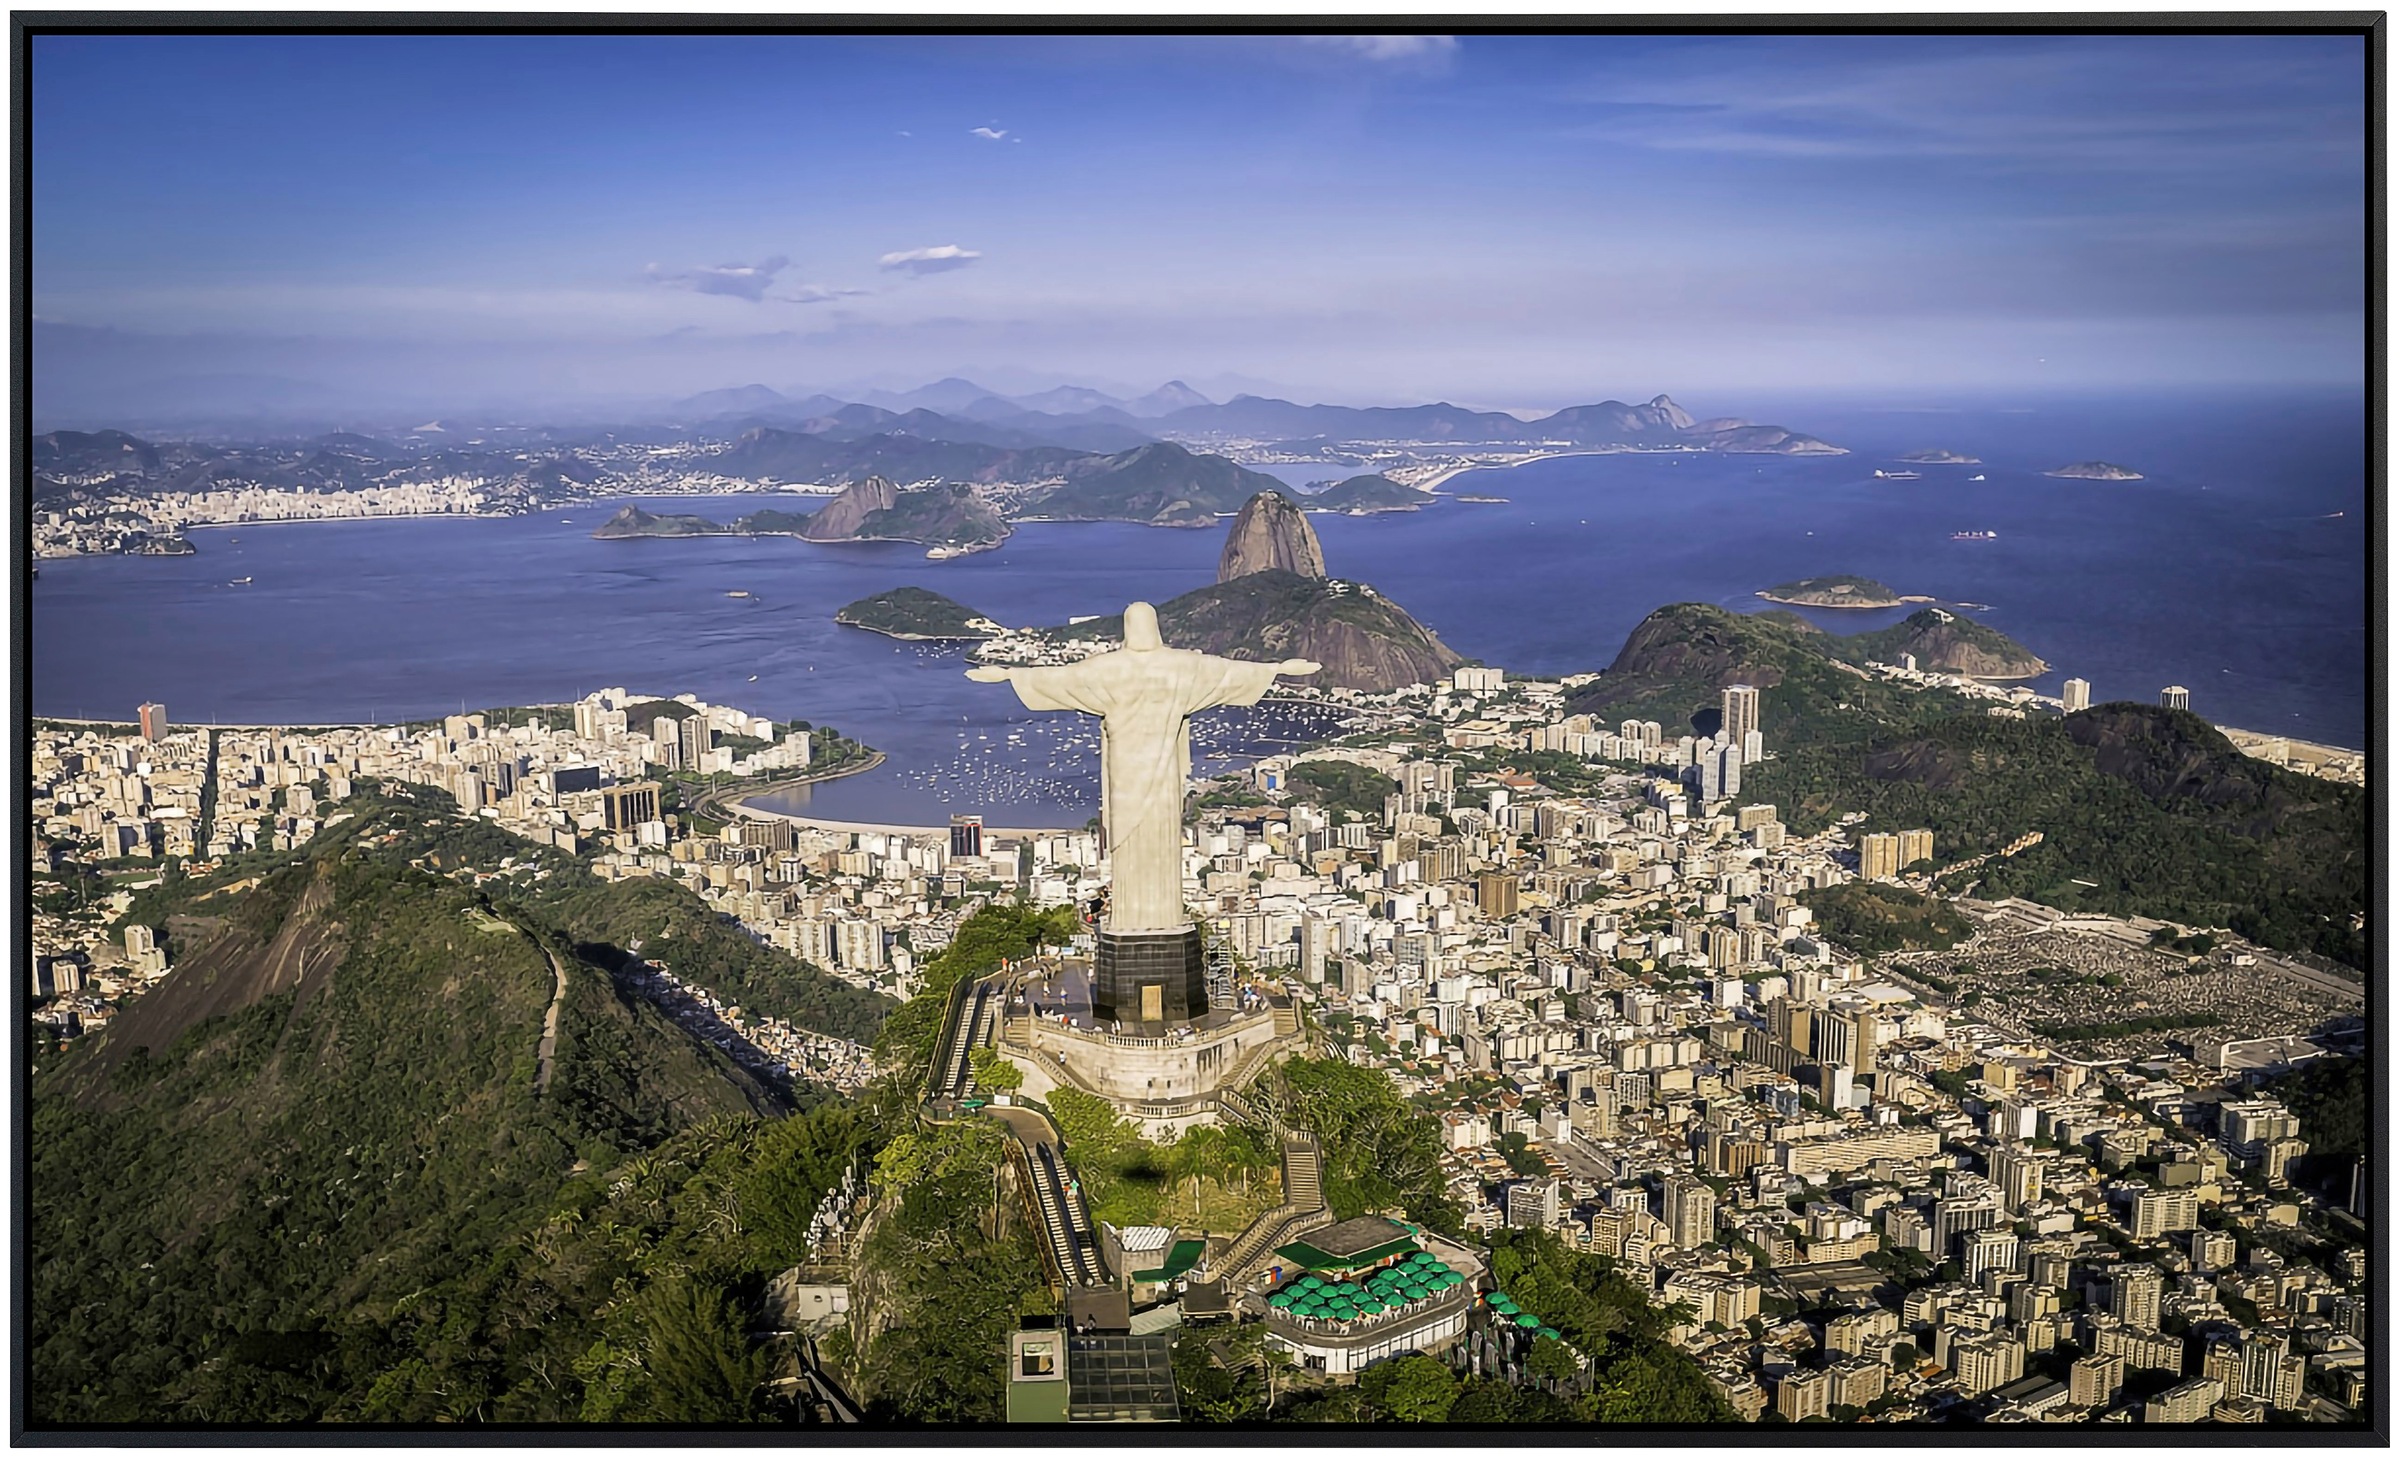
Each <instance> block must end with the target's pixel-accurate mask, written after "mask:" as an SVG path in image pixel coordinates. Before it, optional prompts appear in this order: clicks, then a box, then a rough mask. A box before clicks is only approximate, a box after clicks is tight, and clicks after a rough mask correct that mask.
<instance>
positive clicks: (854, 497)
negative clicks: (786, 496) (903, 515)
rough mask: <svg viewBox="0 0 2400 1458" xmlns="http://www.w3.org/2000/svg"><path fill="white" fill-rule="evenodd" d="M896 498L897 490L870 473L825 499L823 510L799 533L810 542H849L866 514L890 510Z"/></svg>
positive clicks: (871, 514)
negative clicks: (863, 478) (831, 497)
mask: <svg viewBox="0 0 2400 1458" xmlns="http://www.w3.org/2000/svg"><path fill="white" fill-rule="evenodd" d="M899 500H900V492H899V490H898V488H896V487H894V486H893V485H892V483H891V482H889V481H886V480H884V479H883V478H882V477H881V476H869V477H868V478H867V479H866V480H864V481H861V482H859V483H858V484H857V485H855V486H851V487H849V488H847V489H845V490H844V491H843V492H842V494H841V495H839V496H836V497H835V498H833V500H831V501H828V502H826V503H825V506H824V509H823V510H821V511H819V512H818V513H817V514H816V515H814V516H812V517H810V518H809V519H808V525H806V526H804V527H802V528H801V529H800V535H802V536H804V537H806V538H808V539H809V540H810V541H812V542H846V541H849V540H850V539H851V538H853V537H855V536H857V535H858V531H859V528H860V526H862V525H863V524H865V522H866V519H867V518H868V517H870V516H873V515H874V514H875V513H876V512H879V511H889V510H891V509H892V507H893V506H894V505H896V504H897V503H898V502H899Z"/></svg>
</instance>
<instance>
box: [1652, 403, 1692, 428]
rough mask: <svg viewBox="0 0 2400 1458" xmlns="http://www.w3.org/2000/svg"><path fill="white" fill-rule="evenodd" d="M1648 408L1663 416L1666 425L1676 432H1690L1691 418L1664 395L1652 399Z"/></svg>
mask: <svg viewBox="0 0 2400 1458" xmlns="http://www.w3.org/2000/svg"><path fill="white" fill-rule="evenodd" d="M1650 408H1651V409H1653V410H1655V411H1657V412H1658V413H1659V414H1661V415H1663V416H1665V417H1666V421H1667V424H1669V425H1671V426H1673V427H1675V428H1676V429H1677V430H1690V429H1691V428H1692V417H1691V416H1690V415H1689V414H1687V413H1686V412H1685V411H1684V408H1683V407H1682V406H1681V405H1678V404H1676V403H1675V402H1674V401H1672V400H1670V399H1668V398H1667V397H1666V396H1664V395H1660V396H1658V397H1657V398H1655V399H1653V400H1652V401H1651V402H1650Z"/></svg>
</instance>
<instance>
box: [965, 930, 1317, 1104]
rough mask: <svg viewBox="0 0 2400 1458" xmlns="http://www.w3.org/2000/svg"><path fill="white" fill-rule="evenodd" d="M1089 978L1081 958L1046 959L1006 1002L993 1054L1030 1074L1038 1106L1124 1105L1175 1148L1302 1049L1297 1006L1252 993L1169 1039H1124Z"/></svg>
mask: <svg viewBox="0 0 2400 1458" xmlns="http://www.w3.org/2000/svg"><path fill="white" fill-rule="evenodd" d="M1090 973H1091V969H1090V966H1089V964H1088V963H1085V962H1083V961H1081V960H1080V959H1071V958H1045V959H1043V960H1042V961H1041V962H1040V963H1038V964H1036V965H1035V966H1034V967H1033V968H1032V969H1031V970H1030V971H1029V972H1028V973H1027V974H1026V975H1024V976H1022V977H1020V978H1018V979H1017V980H1015V982H1014V983H1013V984H1012V985H1011V986H1010V987H1008V988H1007V989H1006V990H1005V991H1004V993H1003V994H1002V997H1001V999H1000V1002H1001V1006H1000V1020H999V1024H998V1029H997V1035H996V1037H995V1039H994V1044H993V1046H994V1047H995V1048H996V1049H997V1050H998V1051H999V1052H1000V1054H1001V1055H1002V1056H1004V1057H1006V1058H1008V1059H1010V1060H1011V1061H1012V1062H1014V1063H1015V1064H1016V1065H1017V1067H1018V1068H1019V1069H1021V1070H1022V1071H1023V1072H1024V1074H1025V1090H1024V1091H1025V1094H1026V1096H1027V1097H1029V1098H1036V1099H1040V1098H1046V1097H1048V1095H1049V1094H1050V1093H1051V1092H1052V1091H1053V1090H1055V1089H1059V1088H1074V1089H1077V1090H1080V1091H1082V1092H1084V1093H1088V1094H1092V1095H1094V1096H1096V1097H1099V1098H1104V1099H1107V1100H1108V1101H1109V1102H1110V1103H1112V1104H1114V1105H1116V1106H1117V1108H1118V1109H1119V1110H1120V1111H1122V1112H1123V1113H1124V1114H1125V1115H1126V1116H1127V1117H1128V1118H1131V1119H1133V1120H1134V1121H1135V1122H1136V1123H1138V1124H1139V1125H1141V1128H1142V1133H1143V1136H1144V1137H1145V1138H1151V1139H1159V1140H1171V1139H1174V1138H1176V1137H1178V1136H1179V1135H1181V1134H1182V1132H1183V1131H1184V1130H1185V1129H1189V1128H1192V1127H1194V1126H1196V1125H1199V1124H1211V1123H1216V1122H1218V1121H1219V1116H1220V1107H1219V1105H1220V1098H1221V1095H1223V1094H1224V1093H1226V1092H1228V1091H1238V1090H1239V1089H1241V1088H1243V1087H1246V1086H1247V1085H1248V1084H1249V1083H1250V1082H1251V1081H1252V1080H1253V1079H1255V1078H1256V1077H1257V1076H1258V1074H1259V1073H1260V1072H1262V1071H1263V1070H1265V1069H1266V1068H1267V1067H1268V1066H1269V1065H1270V1064H1272V1063H1273V1062H1275V1061H1276V1059H1277V1058H1279V1057H1285V1056H1289V1055H1290V1054H1292V1053H1295V1052H1297V1051H1299V1048H1300V1046H1301V1042H1302V1039H1301V1034H1300V1022H1299V1017H1298V1013H1297V1011H1296V1010H1295V1009H1294V1008H1293V1007H1292V1006H1291V1005H1290V1001H1289V999H1288V998H1284V997H1281V996H1279V995H1277V994H1273V993H1271V992H1268V991H1266V990H1264V989H1259V988H1252V987H1242V988H1237V989H1236V993H1235V997H1236V1001H1235V1004H1234V1006H1232V1007H1229V1008H1213V1007H1212V1008H1210V1009H1209V1010H1208V1011H1207V1012H1205V1013H1203V1014H1201V1015H1200V1016H1199V1017H1196V1018H1193V1019H1191V1020H1190V1021H1189V1022H1185V1023H1181V1024H1176V1025H1173V1026H1171V1027H1169V1028H1168V1029H1167V1030H1166V1031H1165V1032H1163V1033H1159V1034H1148V1033H1128V1032H1123V1031H1120V1030H1119V1028H1120V1026H1121V1025H1119V1024H1116V1023H1114V1022H1111V1023H1107V1024H1103V1023H1101V1022H1100V1021H1099V1020H1097V1019H1095V1018H1094V1017H1093V1016H1092V1012H1091V994H1090V986H1091V983H1090Z"/></svg>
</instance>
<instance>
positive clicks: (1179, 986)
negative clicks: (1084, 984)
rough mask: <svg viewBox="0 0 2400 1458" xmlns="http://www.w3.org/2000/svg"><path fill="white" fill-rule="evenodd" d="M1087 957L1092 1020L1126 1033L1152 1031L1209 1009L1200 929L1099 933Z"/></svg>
mask: <svg viewBox="0 0 2400 1458" xmlns="http://www.w3.org/2000/svg"><path fill="white" fill-rule="evenodd" d="M1097 935H1098V938H1099V946H1098V948H1097V949H1096V950H1095V952H1094V954H1093V957H1092V1017H1093V1019H1094V1020H1095V1021H1096V1022H1099V1023H1101V1024H1103V1025H1108V1024H1112V1023H1114V1024H1122V1025H1123V1026H1124V1028H1125V1030H1126V1031H1128V1032H1133V1031H1137V1030H1138V1031H1141V1032H1146V1033H1155V1032H1157V1031H1159V1030H1160V1029H1162V1028H1166V1027H1170V1026H1182V1025H1184V1024H1188V1023H1191V1022H1194V1021H1196V1020H1197V1019H1199V1018H1200V1017H1201V1016H1203V1015H1204V1014H1206V1013H1207V1011H1208V970H1207V968H1206V966H1205V965H1203V963H1202V960H1201V955H1200V929H1199V928H1198V927H1189V926H1187V927H1184V928H1183V929H1181V930H1180V931H1139V932H1112V931H1107V930H1102V931H1100V932H1099V933H1098V934H1097Z"/></svg>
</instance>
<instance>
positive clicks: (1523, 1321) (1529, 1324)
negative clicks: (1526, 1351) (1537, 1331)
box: [1517, 1311, 1542, 1331]
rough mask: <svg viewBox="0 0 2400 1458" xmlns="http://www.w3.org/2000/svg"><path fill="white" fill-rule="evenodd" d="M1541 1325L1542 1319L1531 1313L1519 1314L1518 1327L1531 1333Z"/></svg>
mask: <svg viewBox="0 0 2400 1458" xmlns="http://www.w3.org/2000/svg"><path fill="white" fill-rule="evenodd" d="M1541 1324H1542V1319H1541V1318H1540V1317H1538V1316H1536V1315H1534V1314H1533V1313H1532V1312H1530V1311H1524V1312H1519V1313H1518V1314H1517V1325H1519V1326H1521V1327H1523V1328H1525V1329H1526V1330H1527V1331H1531V1330H1533V1329H1534V1328H1535V1327H1537V1326H1540V1325H1541Z"/></svg>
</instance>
